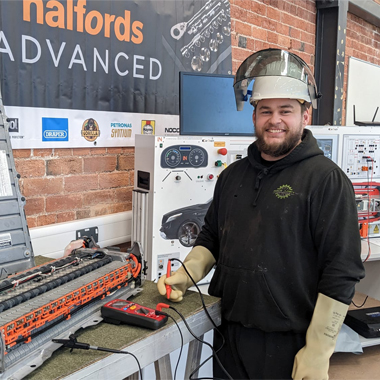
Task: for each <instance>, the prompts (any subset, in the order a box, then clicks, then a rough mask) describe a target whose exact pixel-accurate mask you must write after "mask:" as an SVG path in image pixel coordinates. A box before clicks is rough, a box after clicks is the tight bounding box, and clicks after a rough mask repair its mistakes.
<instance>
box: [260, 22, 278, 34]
mask: <svg viewBox="0 0 380 380" xmlns="http://www.w3.org/2000/svg"><path fill="white" fill-rule="evenodd" d="M262 27H263V28H264V29H266V30H268V31H269V30H270V31H272V32H275V31H276V30H277V21H273V20H270V19H265V20H264V21H263V24H262Z"/></svg>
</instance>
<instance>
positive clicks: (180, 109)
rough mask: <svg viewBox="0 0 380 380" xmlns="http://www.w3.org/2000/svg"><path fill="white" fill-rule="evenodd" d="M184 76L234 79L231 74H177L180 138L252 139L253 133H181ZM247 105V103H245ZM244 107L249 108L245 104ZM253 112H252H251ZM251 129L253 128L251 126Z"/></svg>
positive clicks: (182, 72) (181, 72) (184, 72)
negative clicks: (223, 137)
mask: <svg viewBox="0 0 380 380" xmlns="http://www.w3.org/2000/svg"><path fill="white" fill-rule="evenodd" d="M184 76H203V77H210V76H213V77H223V78H234V75H231V74H214V73H213V74H210V73H200V72H199V73H198V72H191V71H180V72H179V134H180V135H181V136H227V137H228V136H248V137H254V131H253V132H252V133H237V132H233V133H230V132H225V133H223V132H220V133H215V132H210V131H205V132H202V133H199V131H194V132H186V133H183V132H184V131H183V126H182V119H181V114H182V110H183V98H182V87H183V84H182V81H183V77H184ZM231 91H233V88H231ZM247 103H248V102H247ZM246 106H249V104H247V105H246ZM237 112H239V111H237ZM252 112H253V110H252ZM253 128H255V126H254V125H253Z"/></svg>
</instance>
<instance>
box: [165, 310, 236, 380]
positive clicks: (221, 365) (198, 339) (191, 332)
mask: <svg viewBox="0 0 380 380" xmlns="http://www.w3.org/2000/svg"><path fill="white" fill-rule="evenodd" d="M169 309H172V310H174V311H175V312H176V313H177V314H178V315H179V316H180V317H181V319H182V320H183V323H184V324H185V326H186V328H187V329H188V331H189V333H190V334H191V335H192V336H193V337H194V338H195V339H196V340H197V341H198V342H200V343H202V344H205V345H206V346H208V347H210V348H211V351H212V352H213V355H211V356H210V357H209V358H208V359H207V360H209V359H210V358H211V357H214V358H215V359H216V361H217V362H218V364H219V366H220V368H221V369H222V371H223V372H224V373H225V374H226V375H227V377H228V378H229V379H230V380H233V378H232V377H231V375H230V374H229V373H228V372H227V370H226V369H225V368H224V366H223V364H222V363H221V361H220V360H219V357H218V355H217V352H216V351H215V349H214V347H213V346H212V345H211V344H210V343H208V342H205V341H204V340H202V339H200V338H198V337H197V336H196V335H195V334H194V332H193V331H192V330H191V328H190V326H189V325H188V323H187V322H186V318H185V317H184V316H183V315H182V314H181V313H180V312H179V311H178V310H177V309H175V308H174V307H173V306H169ZM207 360H206V361H207ZM206 361H205V362H204V363H206ZM204 363H202V364H201V365H199V366H198V367H197V368H196V369H195V370H194V371H193V372H192V373H191V374H190V376H189V379H192V375H193V374H194V373H195V372H196V371H198V369H199V368H200V367H201V366H202V365H203V364H204ZM192 380H198V379H192Z"/></svg>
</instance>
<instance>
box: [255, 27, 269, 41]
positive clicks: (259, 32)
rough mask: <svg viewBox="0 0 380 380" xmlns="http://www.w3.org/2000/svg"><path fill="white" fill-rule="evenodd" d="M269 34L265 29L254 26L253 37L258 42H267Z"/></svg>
mask: <svg viewBox="0 0 380 380" xmlns="http://www.w3.org/2000/svg"><path fill="white" fill-rule="evenodd" d="M268 33H269V32H267V31H266V30H265V29H262V28H256V27H255V26H253V27H252V34H251V36H252V37H253V38H255V39H257V40H261V41H266V40H267V35H268Z"/></svg>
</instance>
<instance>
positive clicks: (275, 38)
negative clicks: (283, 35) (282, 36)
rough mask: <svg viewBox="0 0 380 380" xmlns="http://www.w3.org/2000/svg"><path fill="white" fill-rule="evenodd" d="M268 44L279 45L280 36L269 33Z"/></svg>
mask: <svg viewBox="0 0 380 380" xmlns="http://www.w3.org/2000/svg"><path fill="white" fill-rule="evenodd" d="M268 42H269V43H270V44H276V45H277V43H278V34H277V33H273V32H268Z"/></svg>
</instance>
